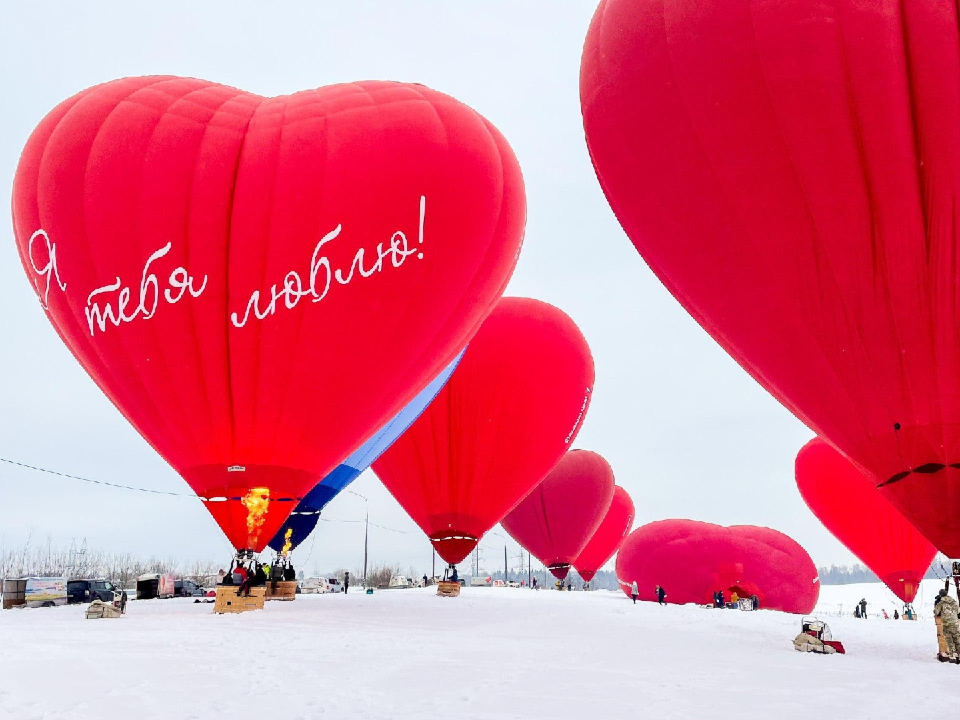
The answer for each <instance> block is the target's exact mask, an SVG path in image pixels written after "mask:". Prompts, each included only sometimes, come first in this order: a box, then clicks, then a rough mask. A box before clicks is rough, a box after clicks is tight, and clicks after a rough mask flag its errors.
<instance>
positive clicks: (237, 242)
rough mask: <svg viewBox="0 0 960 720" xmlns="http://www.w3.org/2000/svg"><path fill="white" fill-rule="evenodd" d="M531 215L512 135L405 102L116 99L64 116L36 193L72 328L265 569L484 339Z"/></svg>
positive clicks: (171, 93) (398, 95)
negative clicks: (345, 462)
mask: <svg viewBox="0 0 960 720" xmlns="http://www.w3.org/2000/svg"><path fill="white" fill-rule="evenodd" d="M524 213H525V204H524V193H523V184H522V179H521V176H520V169H519V167H518V165H517V162H516V159H515V158H514V156H513V154H512V152H511V150H510V148H509V146H508V145H507V143H506V141H505V140H504V139H503V138H502V137H501V135H500V134H499V133H498V132H497V131H496V129H495V128H493V127H492V126H491V125H490V124H489V123H488V122H487V121H486V120H484V119H483V118H482V117H481V116H480V115H478V114H477V113H476V112H474V111H473V110H471V109H470V108H468V107H466V106H464V105H462V104H461V103H459V102H457V101H456V100H454V99H453V98H450V97H448V96H446V95H442V94H440V93H437V92H434V91H432V90H429V89H427V88H425V87H423V86H421V85H412V84H404V83H389V82H362V83H353V84H346V85H335V86H330V87H325V88H320V89H318V90H309V91H305V92H300V93H297V94H294V95H289V96H282V97H275V98H266V97H260V96H257V95H252V94H250V93H246V92H243V91H240V90H236V89H233V88H229V87H225V86H223V85H217V84H214V83H209V82H204V81H202V80H194V79H187V78H175V77H143V78H128V79H124V80H117V81H114V82H109V83H105V84H103V85H98V86H96V87H93V88H90V89H88V90H85V91H84V92H81V93H80V94H78V95H76V96H74V97H72V98H70V99H69V100H67V101H65V102H64V103H62V104H61V105H59V106H58V107H57V108H55V109H54V110H53V111H51V112H50V114H49V115H47V116H46V118H44V120H43V121H42V122H41V123H40V125H39V126H38V127H37V129H36V130H35V131H34V132H33V134H32V135H31V137H30V139H29V140H28V142H27V145H26V148H25V149H24V151H23V155H22V157H21V159H20V165H19V167H18V169H17V174H16V178H15V180H14V190H13V218H14V229H15V233H16V238H17V244H18V247H19V250H20V255H21V259H22V261H23V265H24V268H25V270H26V272H27V275H28V276H29V278H30V282H31V284H32V285H33V286H34V287H35V288H36V291H37V293H38V295H39V297H40V302H41V304H42V305H43V307H44V309H45V310H46V311H47V314H48V317H49V319H50V321H51V323H52V324H53V326H54V328H55V329H56V330H57V332H58V333H59V335H60V337H61V338H62V339H63V341H64V342H65V343H66V345H67V346H68V347H69V348H70V351H71V352H72V353H73V354H74V356H76V358H77V359H78V360H79V361H80V363H81V365H83V367H84V369H85V370H86V371H87V372H88V373H89V374H90V376H91V377H92V378H93V379H94V381H95V382H96V383H97V384H98V385H99V386H100V388H101V389H102V390H103V391H104V392H105V393H106V395H107V396H108V397H109V398H110V400H111V401H112V402H113V403H114V404H115V405H116V406H117V407H118V408H119V409H120V411H121V412H122V413H123V414H124V416H125V417H126V418H127V419H128V420H129V421H130V422H131V423H132V424H133V425H134V427H136V428H137V430H138V431H139V432H140V433H141V435H143V436H144V438H146V439H147V441H148V442H149V443H150V444H151V445H152V446H153V447H154V448H155V449H156V450H157V451H158V452H159V453H160V454H161V455H162V456H163V457H164V458H165V459H166V460H167V461H168V462H169V463H170V464H171V465H172V466H173V467H174V468H175V469H176V470H177V471H178V472H179V473H180V474H181V475H182V476H183V477H184V478H185V479H186V481H187V482H188V483H189V484H190V486H191V487H192V488H193V489H194V490H195V491H196V492H197V493H198V494H199V495H201V496H202V497H204V498H206V499H208V500H211V502H209V503H208V505H207V506H208V508H209V509H210V511H211V513H212V514H213V515H214V517H215V518H216V520H217V521H218V522H219V524H220V526H221V527H222V528H223V530H224V532H225V533H226V534H227V536H228V537H229V539H230V540H231V542H233V544H234V545H235V546H236V547H238V548H248V549H253V550H259V549H261V548H262V547H263V546H264V544H265V543H266V542H267V541H268V540H269V539H270V538H271V537H272V536H273V534H274V532H275V531H276V530H277V528H278V527H279V526H280V524H281V523H282V521H283V520H284V518H285V517H286V515H287V514H288V513H289V511H290V509H291V508H292V507H293V505H294V503H293V502H290V500H291V499H292V498H297V497H299V496H301V495H303V494H304V493H305V492H306V491H307V490H309V489H310V487H311V486H312V485H313V484H315V483H316V481H317V480H318V478H320V477H322V476H323V475H324V474H325V473H327V472H328V471H329V470H331V469H332V468H333V467H334V466H335V465H336V464H337V463H338V462H339V461H340V460H341V459H343V458H344V457H345V456H346V455H347V453H348V452H350V451H351V450H352V449H353V448H355V447H357V446H358V445H359V444H360V443H361V442H363V440H364V439H365V438H366V436H367V435H368V434H369V433H370V432H371V431H372V430H373V429H375V428H377V427H378V426H380V425H382V424H383V423H384V422H385V421H386V420H388V419H389V418H390V417H391V416H392V415H394V414H396V412H397V411H398V410H400V409H401V408H402V407H403V406H404V405H405V403H407V402H408V401H409V400H410V399H411V398H412V397H413V396H414V395H416V394H417V392H418V391H419V390H420V389H421V388H423V387H424V386H425V385H426V384H427V383H428V382H429V381H430V380H431V379H432V378H433V377H435V376H436V375H437V374H438V373H439V372H440V370H441V369H443V367H444V366H445V365H447V364H448V363H449V362H450V361H451V360H452V359H453V357H454V356H455V355H456V354H457V352H459V350H460V349H461V348H462V347H463V346H464V345H465V344H466V343H467V341H468V340H469V339H470V337H471V335H472V334H473V333H474V332H475V331H476V329H477V328H478V327H479V324H480V323H481V322H482V320H483V318H484V317H485V316H486V314H487V313H488V312H489V310H490V309H491V308H492V306H493V305H494V303H495V302H496V300H497V299H498V297H499V295H500V294H501V292H502V290H503V288H504V286H505V284H506V282H507V280H508V279H509V277H510V274H511V272H512V269H513V266H514V264H515V262H516V257H517V253H518V251H519V248H520V242H521V236H522V231H523V224H524ZM216 498H221V499H222V498H226V499H227V500H226V501H225V502H213V501H212V500H213V499H216ZM281 500H285V501H287V502H279V503H278V502H277V501H281Z"/></svg>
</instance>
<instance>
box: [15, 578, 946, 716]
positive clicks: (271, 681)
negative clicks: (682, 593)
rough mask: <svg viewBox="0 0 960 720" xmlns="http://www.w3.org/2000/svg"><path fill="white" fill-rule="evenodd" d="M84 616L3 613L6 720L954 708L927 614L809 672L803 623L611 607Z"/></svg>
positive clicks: (416, 595) (506, 598) (371, 605)
mask: <svg viewBox="0 0 960 720" xmlns="http://www.w3.org/2000/svg"><path fill="white" fill-rule="evenodd" d="M883 592H884V591H883V590H882V586H880V585H852V586H845V587H825V588H824V589H823V593H822V599H821V604H820V609H822V610H823V612H824V614H826V613H827V612H835V611H836V608H837V606H839V605H840V604H848V605H849V609H850V611H851V612H852V607H853V603H854V602H855V601H857V600H859V599H860V598H861V597H863V596H866V597H867V600H868V602H870V603H871V611H872V610H874V609H877V610H879V606H880V603H883V602H886V600H885V597H884V595H883ZM934 592H935V591H933V590H932V589H931V590H927V589H925V594H926V595H929V597H930V598H932V597H933V594H934ZM886 595H887V596H889V593H887V594H886ZM874 600H876V602H877V603H878V605H874V604H873V603H874ZM887 604H889V605H890V607H888V608H887V609H888V611H892V609H893V603H892V602H890V603H887ZM83 610H84V607H83V606H71V607H62V608H51V609H36V610H16V611H7V612H0V717H2V718H16V719H17V720H39V719H40V718H43V719H44V720H53V719H60V718H64V719H66V718H69V719H70V720H84V719H86V718H98V720H99V719H102V718H106V717H135V718H147V719H152V718H164V719H165V720H181V719H187V718H231V719H236V718H277V719H283V720H298V719H307V718H311V719H312V718H337V719H338V720H340V719H341V718H391V719H396V718H404V719H406V718H411V719H414V720H418V719H420V718H430V720H438V719H440V720H450V719H457V720H469V719H473V718H478V719H479V718H482V719H486V718H490V719H494V718H495V719H496V720H504V719H505V718H544V719H548V718H549V719H550V720H556V719H557V718H577V719H578V720H583V719H584V718H606V717H630V718H646V717H652V718H657V719H658V720H668V719H670V718H696V719H697V720H702V718H707V717H710V718H730V717H735V718H737V719H738V720H746V719H747V718H763V720H781V719H784V718H804V719H805V720H809V718H810V717H811V713H813V714H814V715H815V716H816V715H821V714H824V715H826V716H829V717H831V718H842V719H844V720H847V719H850V718H900V717H932V716H934V715H941V714H942V713H944V712H949V708H951V707H955V706H956V701H957V700H960V667H957V666H955V665H949V664H939V663H937V662H936V661H935V659H934V654H935V651H936V640H935V632H934V627H933V623H932V621H931V620H930V619H929V612H927V613H925V615H926V619H924V620H921V621H917V622H894V621H889V622H884V621H882V620H867V621H862V620H855V619H854V618H853V617H848V616H845V617H830V618H826V619H828V622H829V623H830V625H831V627H832V629H833V631H834V635H835V636H836V637H837V638H838V639H840V640H842V641H843V642H844V644H845V645H846V647H847V650H848V654H847V655H845V656H816V655H807V654H801V653H798V652H796V651H794V649H793V646H792V644H791V640H792V639H793V637H794V635H796V633H797V632H798V631H799V624H800V623H799V620H800V619H799V617H797V616H791V615H783V614H780V613H775V612H759V613H749V612H738V611H732V610H730V611H721V610H704V609H700V608H696V607H674V606H667V607H659V606H657V605H656V604H651V603H638V604H637V605H636V606H634V605H633V604H631V602H630V601H629V600H628V599H627V598H625V597H624V596H623V595H622V594H619V593H612V592H603V591H598V592H592V593H581V592H574V593H558V592H555V591H540V592H532V591H530V590H525V589H524V590H521V589H508V588H467V589H465V590H464V591H463V594H462V595H461V597H460V598H459V599H445V598H438V597H436V596H435V595H434V594H433V593H432V592H431V591H430V590H393V591H381V592H376V593H374V594H373V595H369V596H367V595H363V594H361V593H359V592H357V593H350V594H349V595H347V596H343V595H314V596H299V597H298V599H297V600H296V601H295V602H293V603H268V604H267V607H266V608H265V609H264V610H263V611H260V612H252V613H247V614H244V615H226V616H215V615H214V614H213V610H212V605H209V604H194V603H193V602H192V601H191V600H188V599H177V600H164V601H142V602H132V603H131V604H130V606H129V609H128V614H127V616H126V617H124V618H122V619H120V620H101V621H87V620H84V619H83ZM845 614H846V615H849V613H845Z"/></svg>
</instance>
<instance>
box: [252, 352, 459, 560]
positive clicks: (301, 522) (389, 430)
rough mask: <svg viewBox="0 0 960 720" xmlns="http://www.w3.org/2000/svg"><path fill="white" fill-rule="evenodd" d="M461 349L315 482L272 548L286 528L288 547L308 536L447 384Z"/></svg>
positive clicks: (272, 544)
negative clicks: (330, 505) (323, 512)
mask: <svg viewBox="0 0 960 720" xmlns="http://www.w3.org/2000/svg"><path fill="white" fill-rule="evenodd" d="M464 352H466V349H464V350H461V351H460V354H459V355H457V357H455V358H454V359H453V362H451V363H450V364H449V365H447V367H446V368H444V370H443V372H441V373H440V374H439V375H437V377H435V378H434V379H433V381H432V382H431V383H430V384H429V385H427V386H426V387H425V388H424V389H423V390H421V391H420V393H419V394H418V395H417V396H416V397H415V398H414V399H413V400H411V401H410V403H409V404H408V405H407V406H406V407H405V408H403V410H401V411H400V412H398V413H397V414H396V415H394V417H393V419H391V420H390V421H389V422H388V423H387V424H386V425H384V426H383V427H381V428H380V429H379V430H377V432H375V433H374V434H373V435H371V436H370V437H369V438H368V439H367V441H366V442H365V443H363V445H361V446H360V447H359V448H357V449H356V450H354V451H353V453H351V454H350V456H349V457H348V458H347V459H346V460H344V461H343V462H342V463H341V464H340V465H338V466H337V467H336V468H334V469H333V470H332V471H331V472H330V473H329V474H328V475H327V476H326V477H325V478H323V480H321V481H320V482H319V483H317V484H316V485H315V486H314V488H313V490H311V491H310V492H309V493H307V494H306V496H305V497H304V498H303V499H302V500H301V501H300V502H299V504H298V505H297V507H296V508H295V509H294V511H293V513H291V515H290V517H289V518H288V519H287V521H286V522H285V523H284V524H283V527H282V528H281V529H280V531H279V532H278V533H277V534H276V535H274V537H273V540H271V541H270V547H271V548H273V549H274V550H276V551H277V552H280V550H281V549H282V548H283V543H284V540H283V536H284V535H285V534H286V532H287V530H288V529H289V530H293V533H292V535H291V536H290V540H291V543H292V547H291V549H292V548H295V547H297V545H299V544H300V543H302V542H303V541H304V540H306V539H307V536H308V535H309V534H310V533H311V532H313V529H314V528H315V527H316V526H317V522H319V520H320V511H321V510H323V508H324V507H326V505H327V503H329V502H330V501H331V500H333V498H335V497H336V496H337V495H339V494H340V491H342V490H343V489H344V488H346V487H347V485H349V484H350V483H352V482H353V481H354V480H356V479H357V478H358V477H359V476H360V474H361V473H362V472H363V471H364V470H366V469H367V468H368V467H370V466H371V465H372V464H373V463H374V461H375V460H376V459H377V458H378V457H380V456H381V455H382V454H383V453H384V452H386V450H387V448H389V447H390V446H391V445H393V443H394V441H396V439H397V438H398V437H400V436H401V435H403V431H404V430H406V429H407V428H408V427H410V426H411V425H413V422H414V421H415V420H416V419H417V418H418V417H420V414H421V413H422V412H423V411H424V410H425V409H426V408H427V406H428V405H429V404H430V403H431V402H433V399H434V398H435V397H436V396H437V394H438V393H439V392H440V390H442V389H443V386H444V385H446V384H447V380H449V379H450V375H452V374H453V371H454V370H456V368H457V365H458V364H459V363H460V358H462V357H463V353H464Z"/></svg>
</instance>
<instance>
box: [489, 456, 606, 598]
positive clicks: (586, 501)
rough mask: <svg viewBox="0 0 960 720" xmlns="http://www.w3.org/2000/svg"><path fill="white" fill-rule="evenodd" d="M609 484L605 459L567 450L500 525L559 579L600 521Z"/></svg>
mask: <svg viewBox="0 0 960 720" xmlns="http://www.w3.org/2000/svg"><path fill="white" fill-rule="evenodd" d="M614 487H615V485H614V478H613V470H612V469H611V468H610V464H609V463H608V462H607V461H606V460H604V459H603V458H602V457H601V456H600V455H598V454H597V453H595V452H591V451H589V450H571V451H570V452H568V453H567V454H566V455H564V456H563V458H561V460H560V462H558V463H557V465H556V467H554V468H553V470H551V471H550V472H549V473H548V474H547V476H546V477H545V478H544V479H543V482H541V483H540V484H539V485H537V488H536V489H535V490H534V491H533V492H532V493H530V494H529V495H528V496H527V497H525V498H524V499H523V502H521V503H520V504H519V505H517V507H515V508H514V509H513V510H512V511H511V512H510V514H509V515H507V516H506V517H505V518H504V519H503V521H502V524H503V528H504V530H506V531H507V532H508V533H510V535H511V536H513V539H514V540H516V541H517V542H518V543H520V544H521V545H522V546H523V547H524V548H526V550H528V551H529V552H530V554H531V555H533V556H534V557H536V558H537V559H539V560H540V562H542V563H543V564H544V565H545V566H546V567H547V569H548V570H550V572H551V573H553V575H554V577H557V578H559V579H561V580H562V579H563V578H565V577H566V576H567V572H568V571H569V570H570V566H571V565H572V564H573V562H574V561H575V560H576V559H577V557H578V556H579V555H580V553H581V552H583V549H584V548H585V547H586V545H587V542H588V541H589V540H590V538H591V537H593V535H594V533H595V532H596V531H597V528H599V527H600V523H601V522H602V521H603V518H604V516H605V515H606V513H607V510H608V509H609V508H610V503H611V502H612V500H613V495H614ZM621 537H623V535H622V533H621ZM607 557H608V558H609V555H608V556H607ZM594 569H596V568H594Z"/></svg>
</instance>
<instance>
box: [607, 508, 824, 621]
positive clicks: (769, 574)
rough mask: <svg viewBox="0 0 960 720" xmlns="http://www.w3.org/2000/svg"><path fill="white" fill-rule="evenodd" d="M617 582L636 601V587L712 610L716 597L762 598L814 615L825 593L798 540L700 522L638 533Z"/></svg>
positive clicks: (646, 596)
mask: <svg viewBox="0 0 960 720" xmlns="http://www.w3.org/2000/svg"><path fill="white" fill-rule="evenodd" d="M617 579H618V580H619V582H620V587H621V589H623V591H624V592H625V593H626V594H627V595H629V594H630V588H631V583H633V582H636V583H637V588H638V590H639V597H640V599H642V600H656V586H657V585H660V586H662V587H663V589H664V590H665V591H666V593H667V598H666V599H667V602H669V603H676V604H678V605H684V604H686V603H697V604H701V605H703V604H712V603H713V593H714V592H716V591H717V590H722V591H723V592H724V595H725V598H726V599H727V600H729V599H730V597H731V594H732V593H733V592H736V593H737V594H738V595H739V596H741V597H751V596H753V595H756V596H757V598H758V599H759V601H760V607H761V608H766V609H768V610H783V611H784V612H791V613H808V612H811V611H812V610H813V608H814V606H816V604H817V598H818V597H819V595H820V582H819V578H818V577H817V568H816V567H815V566H814V564H813V561H812V560H811V559H810V556H809V555H808V554H807V552H806V551H805V550H804V549H803V548H802V547H800V545H798V544H797V543H796V542H795V541H794V540H792V539H791V538H789V537H787V536H786V535H784V534H783V533H780V532H777V531H776V530H771V529H770V528H764V527H755V526H752V525H734V526H732V527H723V526H721V525H713V524H711V523H705V522H697V521H695V520H660V521H657V522H653V523H650V524H648V525H644V526H642V527H639V528H637V529H636V530H634V531H633V532H632V533H630V535H628V536H627V538H626V540H624V541H623V545H622V546H621V547H620V552H619V553H618V554H617Z"/></svg>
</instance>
